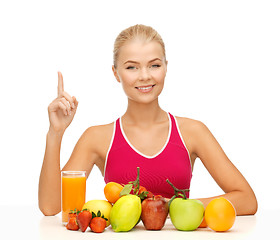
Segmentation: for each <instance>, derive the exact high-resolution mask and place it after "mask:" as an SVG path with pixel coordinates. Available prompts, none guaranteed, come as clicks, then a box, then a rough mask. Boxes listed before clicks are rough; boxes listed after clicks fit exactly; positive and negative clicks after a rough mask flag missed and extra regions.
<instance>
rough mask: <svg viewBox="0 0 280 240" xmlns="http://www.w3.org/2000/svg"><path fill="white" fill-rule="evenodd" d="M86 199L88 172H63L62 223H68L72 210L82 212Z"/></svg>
mask: <svg viewBox="0 0 280 240" xmlns="http://www.w3.org/2000/svg"><path fill="white" fill-rule="evenodd" d="M85 198H86V171H62V172H61V210H62V223H63V224H64V225H65V224H67V222H68V214H69V212H70V211H71V210H75V209H76V210H78V211H80V210H82V207H83V205H84V204H85Z"/></svg>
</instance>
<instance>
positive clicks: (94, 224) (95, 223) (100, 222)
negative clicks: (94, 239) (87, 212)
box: [89, 217, 106, 233]
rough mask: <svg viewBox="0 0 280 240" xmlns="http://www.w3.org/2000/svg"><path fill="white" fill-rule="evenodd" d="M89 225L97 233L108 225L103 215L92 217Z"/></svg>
mask: <svg viewBox="0 0 280 240" xmlns="http://www.w3.org/2000/svg"><path fill="white" fill-rule="evenodd" d="M89 227H90V229H91V230H92V231H93V232H95V233H102V232H103V231H104V229H105V227H106V220H105V219H104V218H102V217H94V218H93V219H91V221H90V224H89Z"/></svg>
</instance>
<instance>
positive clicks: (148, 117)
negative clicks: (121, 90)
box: [123, 99, 167, 125]
mask: <svg viewBox="0 0 280 240" xmlns="http://www.w3.org/2000/svg"><path fill="white" fill-rule="evenodd" d="M166 118H167V116H166V112H165V111H163V110H162V109H161V108H160V106H159V103H158V99H156V100H155V101H153V102H152V103H148V104H145V103H138V102H135V101H132V100H130V99H129V100H128V105H127V110H126V112H125V114H124V116H123V120H124V121H125V122H126V123H128V124H136V125H151V124H154V123H155V122H160V121H164V120H166Z"/></svg>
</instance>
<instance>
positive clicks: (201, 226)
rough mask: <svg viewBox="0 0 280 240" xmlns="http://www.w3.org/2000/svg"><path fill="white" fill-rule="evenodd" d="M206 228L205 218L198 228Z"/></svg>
mask: <svg viewBox="0 0 280 240" xmlns="http://www.w3.org/2000/svg"><path fill="white" fill-rule="evenodd" d="M206 227H207V223H206V221H205V217H204V218H203V219H202V222H201V223H200V225H199V228H206Z"/></svg>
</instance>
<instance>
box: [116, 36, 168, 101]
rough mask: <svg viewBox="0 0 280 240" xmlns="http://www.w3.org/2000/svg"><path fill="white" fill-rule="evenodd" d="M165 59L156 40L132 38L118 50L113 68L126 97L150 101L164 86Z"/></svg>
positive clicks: (133, 99) (156, 96) (155, 97)
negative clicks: (144, 40)
mask: <svg viewBox="0 0 280 240" xmlns="http://www.w3.org/2000/svg"><path fill="white" fill-rule="evenodd" d="M166 71H167V62H166V60H165V56H164V54H163V49H162V46H161V45H160V44H159V43H158V42H156V41H150V42H143V41H142V40H138V39H134V40H131V41H128V42H126V43H125V44H124V45H123V46H122V47H121V50H120V52H119V56H118V59H117V67H115V66H113V72H114V75H115V77H116V79H117V81H118V82H120V83H121V84H122V87H123V89H124V92H125V93H126V95H127V97H128V99H129V100H132V101H136V102H141V103H149V102H152V101H153V100H155V99H157V98H158V96H159V94H160V93H161V91H162V89H163V86H164V79H165V76H166Z"/></svg>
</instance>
